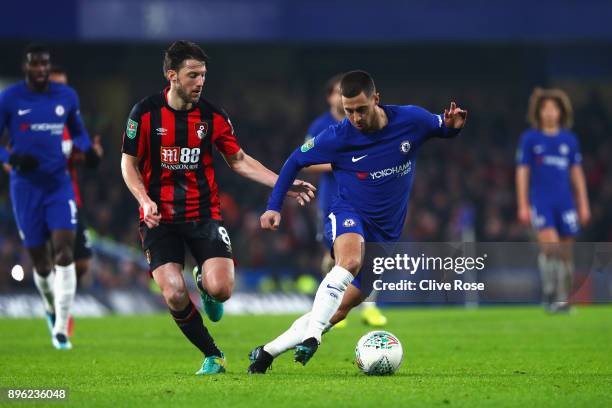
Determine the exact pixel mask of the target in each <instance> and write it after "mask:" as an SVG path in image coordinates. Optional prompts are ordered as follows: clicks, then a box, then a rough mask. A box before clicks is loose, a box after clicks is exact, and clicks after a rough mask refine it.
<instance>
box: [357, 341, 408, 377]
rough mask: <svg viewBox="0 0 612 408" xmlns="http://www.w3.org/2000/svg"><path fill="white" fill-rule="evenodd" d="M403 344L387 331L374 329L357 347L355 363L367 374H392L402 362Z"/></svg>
mask: <svg viewBox="0 0 612 408" xmlns="http://www.w3.org/2000/svg"><path fill="white" fill-rule="evenodd" d="M403 357H404V351H403V350H402V344H401V343H400V341H399V340H398V339H397V337H395V336H394V335H393V334H391V333H389V332H387V331H372V332H369V333H368V334H366V335H365V336H363V337H362V338H360V339H359V341H358V342H357V347H355V363H357V367H359V369H360V370H361V371H363V372H364V373H365V374H367V375H390V374H393V373H394V372H395V371H397V369H398V368H399V366H400V364H402V359H403Z"/></svg>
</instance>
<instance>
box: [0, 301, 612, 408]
mask: <svg viewBox="0 0 612 408" xmlns="http://www.w3.org/2000/svg"><path fill="white" fill-rule="evenodd" d="M387 315H388V317H389V321H390V323H389V325H388V327H387V330H389V331H391V332H392V333H394V334H395V335H397V336H398V337H399V339H400V340H401V342H402V345H403V347H404V362H403V364H402V367H401V368H400V370H399V371H398V372H397V373H396V374H395V375H394V376H390V377H367V376H364V375H362V374H361V373H359V372H358V370H357V368H356V366H355V365H353V356H354V347H355V344H356V342H357V340H358V339H359V337H361V336H362V335H363V334H365V333H366V332H367V331H368V328H366V327H365V326H363V325H362V324H361V323H360V322H359V314H358V313H354V314H353V316H351V318H350V319H349V325H348V327H347V328H345V329H338V330H334V331H332V332H330V333H328V334H327V335H325V336H324V338H323V344H322V346H321V348H320V349H319V351H318V352H317V354H316V355H315V357H314V358H313V360H311V361H310V363H309V364H308V365H307V366H306V367H302V366H300V365H298V364H296V363H294V362H293V361H292V355H291V354H289V353H287V354H285V355H283V356H281V357H279V358H278V359H277V360H276V361H275V363H274V365H273V366H272V370H271V371H269V373H268V374H266V375H259V376H248V375H247V374H245V370H246V368H247V365H248V359H247V354H248V352H249V350H251V348H253V347H254V346H257V345H260V344H262V343H264V342H265V341H266V340H269V339H270V338H272V337H273V336H275V335H277V334H279V333H280V332H281V331H282V330H284V329H286V328H287V327H288V325H289V324H290V323H291V322H292V321H293V319H294V318H295V316H225V317H224V318H223V320H222V321H221V322H220V323H216V324H212V323H210V324H209V327H210V328H211V330H212V332H213V333H214V335H215V336H216V338H217V342H218V344H219V346H220V347H221V348H222V350H224V352H225V354H226V357H227V364H228V372H227V373H226V374H223V375H218V376H213V377H196V376H194V375H193V373H194V372H195V371H196V370H197V369H198V368H199V366H200V364H201V357H200V355H199V353H198V352H197V351H196V350H195V349H194V348H193V347H192V346H191V345H190V344H188V343H187V342H186V340H184V339H183V337H182V335H181V333H180V332H179V330H178V329H177V328H176V327H175V325H174V323H173V322H172V321H171V319H170V317H169V316H168V315H155V316H146V317H118V316H113V317H107V318H102V319H78V320H77V322H76V335H75V337H74V338H73V344H74V346H75V348H74V349H73V350H72V351H68V352H65V351H56V350H53V349H52V347H51V344H50V341H49V336H48V334H47V331H46V326H45V323H44V322H43V320H42V319H36V320H9V319H1V320H0V333H1V336H0V368H1V370H0V387H20V388H40V387H46V388H51V387H67V388H69V399H68V401H67V402H54V403H49V404H42V403H36V404H35V406H45V405H48V406H53V407H58V406H66V405H67V406H86V407H97V406H100V407H120V406H126V407H136V406H146V407H154V406H165V407H168V406H173V407H187V406H193V407H196V406H197V407H212V406H222V407H334V408H335V407H365V406H377V407H380V406H390V407H399V406H415V407H422V406H434V407H435V406H439V407H475V406H494V407H502V406H514V407H521V408H525V407H531V406H537V407H545V406H550V407H564V406H567V407H583V406H584V407H596V406H602V407H604V406H608V407H609V406H612V307H611V306H589V307H579V308H577V310H576V313H574V314H573V315H560V316H549V315H546V314H545V313H544V312H543V311H542V310H541V309H540V308H536V307H490V308H480V309H477V310H464V309H461V308H429V309H425V308H412V309H391V310H388V311H387ZM31 404H32V403H31V402H27V403H23V404H20V405H22V406H33V405H31ZM0 405H6V406H16V405H19V404H13V403H9V404H7V403H0Z"/></svg>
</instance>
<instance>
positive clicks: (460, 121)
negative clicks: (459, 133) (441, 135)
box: [444, 102, 467, 129]
mask: <svg viewBox="0 0 612 408" xmlns="http://www.w3.org/2000/svg"><path fill="white" fill-rule="evenodd" d="M466 119H467V111H466V110H463V109H461V108H459V107H457V104H456V103H455V102H451V104H450V109H444V124H445V125H446V127H447V128H450V129H461V128H462V127H463V126H465V120H466Z"/></svg>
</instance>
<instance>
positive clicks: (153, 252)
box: [139, 223, 185, 273]
mask: <svg viewBox="0 0 612 408" xmlns="http://www.w3.org/2000/svg"><path fill="white" fill-rule="evenodd" d="M139 231H140V239H141V241H142V249H143V251H144V254H145V259H146V260H147V263H148V264H149V271H150V272H151V273H152V272H153V271H154V270H156V269H157V268H159V267H160V266H162V265H165V264H168V263H175V264H179V265H181V266H182V265H184V264H185V244H184V240H183V237H182V236H181V234H180V231H179V227H177V226H176V225H173V224H160V225H158V226H157V227H153V228H149V227H147V225H146V224H145V223H141V224H140V228H139Z"/></svg>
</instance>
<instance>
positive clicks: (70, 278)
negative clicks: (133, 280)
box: [53, 263, 77, 334]
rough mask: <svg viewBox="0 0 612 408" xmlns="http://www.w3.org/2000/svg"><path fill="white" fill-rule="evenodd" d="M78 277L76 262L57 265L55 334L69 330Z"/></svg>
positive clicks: (65, 332)
mask: <svg viewBox="0 0 612 408" xmlns="http://www.w3.org/2000/svg"><path fill="white" fill-rule="evenodd" d="M76 287H77V278H76V268H75V266H74V263H71V264H70V265H68V266H59V265H56V266H55V326H54V327H53V334H57V333H62V334H67V332H68V317H69V315H70V309H72V303H73V301H74V295H75V293H76Z"/></svg>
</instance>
